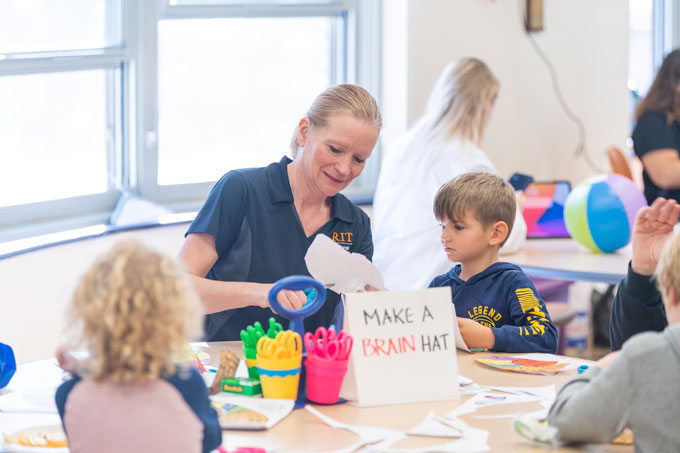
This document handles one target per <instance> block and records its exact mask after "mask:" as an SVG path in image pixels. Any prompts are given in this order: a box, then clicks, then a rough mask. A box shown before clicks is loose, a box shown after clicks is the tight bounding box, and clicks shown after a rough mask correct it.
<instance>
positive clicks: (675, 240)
mask: <svg viewBox="0 0 680 453" xmlns="http://www.w3.org/2000/svg"><path fill="white" fill-rule="evenodd" d="M654 279H655V280H656V285H657V287H658V288H659V291H660V292H661V293H662V294H665V293H667V292H668V291H669V290H671V289H673V290H674V291H675V293H676V294H677V295H678V296H680V233H678V232H675V233H673V235H672V236H671V237H670V238H669V239H668V241H666V244H665V245H664V247H663V250H662V251H661V256H660V257H659V262H658V263H657V264H656V269H654Z"/></svg>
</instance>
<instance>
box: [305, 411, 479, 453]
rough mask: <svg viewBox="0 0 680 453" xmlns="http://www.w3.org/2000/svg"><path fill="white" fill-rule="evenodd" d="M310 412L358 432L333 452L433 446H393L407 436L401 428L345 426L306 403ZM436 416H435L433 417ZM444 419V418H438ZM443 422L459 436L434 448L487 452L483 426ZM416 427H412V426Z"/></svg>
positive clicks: (404, 451) (402, 452)
mask: <svg viewBox="0 0 680 453" xmlns="http://www.w3.org/2000/svg"><path fill="white" fill-rule="evenodd" d="M305 409H307V410H308V411H309V412H311V413H312V414H314V415H316V416H317V417H319V418H320V419H321V420H323V421H324V422H326V424H328V425H329V426H332V427H333V428H338V429H346V430H348V431H351V432H353V433H354V434H356V435H358V436H359V438H360V440H359V442H356V443H354V444H352V445H350V446H348V447H346V448H343V449H342V450H337V451H336V452H334V453H341V452H342V453H351V452H353V451H356V450H358V449H360V448H362V447H366V449H367V450H368V451H370V452H374V453H428V452H431V451H433V448H432V446H427V447H416V448H393V447H392V446H393V445H394V444H395V443H396V442H397V441H399V440H401V439H403V438H405V437H406V436H407V435H406V433H403V432H401V431H397V430H393V429H388V428H382V427H379V426H360V425H348V424H346V423H341V422H339V421H337V420H334V419H332V418H330V417H328V416H326V415H324V414H323V413H321V412H319V411H318V410H316V409H315V408H313V407H311V406H305ZM431 415H434V414H428V416H427V417H426V419H425V420H424V421H423V422H421V423H420V424H419V425H418V426H421V425H423V423H426V421H427V419H428V418H430V416H431ZM435 417H436V416H435ZM437 418H441V419H444V417H437ZM445 420H446V423H447V424H448V425H449V426H452V427H455V428H457V429H458V430H459V431H460V432H461V434H462V437H461V438H459V439H456V440H455V441H453V442H450V443H448V444H444V445H437V447H436V451H437V452H441V453H463V452H467V453H474V452H487V451H490V449H489V446H488V444H487V439H488V438H489V432H488V431H485V430H483V429H477V428H472V427H470V426H468V425H467V424H466V423H465V422H463V421H462V420H460V419H458V418H455V417H453V418H451V417H447V418H446V419H445ZM416 428H417V427H416ZM414 429H415V428H414Z"/></svg>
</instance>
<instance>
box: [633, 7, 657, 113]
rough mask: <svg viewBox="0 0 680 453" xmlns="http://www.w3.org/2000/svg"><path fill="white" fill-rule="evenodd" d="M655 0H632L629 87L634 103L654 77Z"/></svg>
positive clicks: (642, 94) (645, 91)
mask: <svg viewBox="0 0 680 453" xmlns="http://www.w3.org/2000/svg"><path fill="white" fill-rule="evenodd" d="M653 4H654V1H653V0H630V1H629V7H630V9H629V14H630V16H629V17H630V20H629V22H630V39H629V41H628V47H629V49H628V55H629V58H628V88H629V89H630V91H631V93H632V95H633V100H634V103H635V102H636V101H637V99H638V98H639V97H641V96H644V95H645V93H647V90H648V89H649V87H650V85H651V84H652V80H653V78H654V68H655V67H656V63H657V62H655V61H654V36H653V34H652V30H653V29H652V25H653V17H654V16H653V14H652V12H653Z"/></svg>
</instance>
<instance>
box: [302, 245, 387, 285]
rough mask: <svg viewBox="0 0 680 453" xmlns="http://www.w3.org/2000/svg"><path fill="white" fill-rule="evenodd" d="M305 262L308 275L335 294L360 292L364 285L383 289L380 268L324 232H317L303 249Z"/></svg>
mask: <svg viewBox="0 0 680 453" xmlns="http://www.w3.org/2000/svg"><path fill="white" fill-rule="evenodd" d="M305 264H306V265H307V270H308V271H309V273H310V275H311V276H312V277H314V278H315V279H317V280H318V281H320V282H321V284H322V285H324V286H325V287H326V288H329V289H332V290H333V291H335V292H336V293H354V292H357V291H363V289H364V287H365V286H366V285H371V286H373V287H374V288H376V289H378V290H380V291H384V290H385V283H384V282H383V278H382V275H380V271H379V270H378V268H377V267H375V265H374V264H373V263H371V262H370V261H369V260H368V259H367V258H366V257H365V256H364V255H362V254H360V253H350V252H348V251H347V250H345V249H344V248H342V246H341V245H339V244H338V243H336V242H333V240H332V239H331V238H329V237H328V236H326V235H324V234H317V235H316V238H314V241H313V242H312V245H310V246H309V248H308V249H307V254H306V255H305Z"/></svg>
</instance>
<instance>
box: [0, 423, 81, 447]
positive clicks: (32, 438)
mask: <svg viewBox="0 0 680 453" xmlns="http://www.w3.org/2000/svg"><path fill="white" fill-rule="evenodd" d="M20 439H23V440H24V442H23V443H26V442H32V443H33V444H34V445H21V444H20V443H19V440H20ZM48 439H49V440H50V441H53V442H56V441H61V440H64V441H65V440H66V434H65V433H64V429H63V428H62V427H61V425H48V426H35V427H32V428H24V429H19V430H16V431H13V432H10V433H5V434H4V435H3V438H2V441H3V443H2V446H3V448H4V449H5V450H7V451H9V452H15V453H68V452H69V449H68V447H63V446H46V445H40V440H45V441H46V442H47V441H48Z"/></svg>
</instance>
